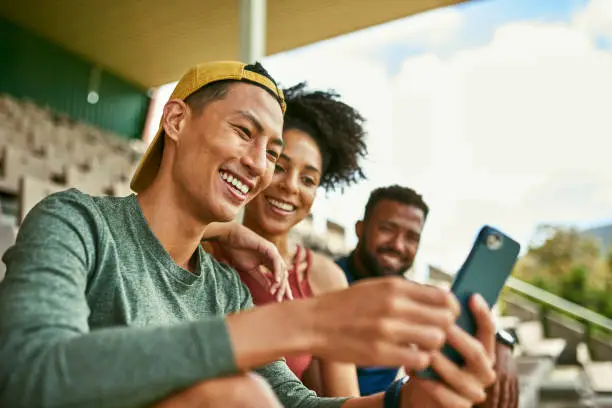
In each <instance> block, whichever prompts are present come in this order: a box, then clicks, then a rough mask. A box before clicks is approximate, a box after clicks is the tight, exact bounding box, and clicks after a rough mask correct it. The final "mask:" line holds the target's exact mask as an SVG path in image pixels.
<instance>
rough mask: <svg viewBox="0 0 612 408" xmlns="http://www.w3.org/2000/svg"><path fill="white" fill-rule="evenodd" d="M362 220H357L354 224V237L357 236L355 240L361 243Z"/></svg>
mask: <svg viewBox="0 0 612 408" xmlns="http://www.w3.org/2000/svg"><path fill="white" fill-rule="evenodd" d="M364 228H365V227H364V225H363V220H359V221H357V222H356V223H355V235H357V239H358V240H360V241H361V235H362V234H363V229H364Z"/></svg>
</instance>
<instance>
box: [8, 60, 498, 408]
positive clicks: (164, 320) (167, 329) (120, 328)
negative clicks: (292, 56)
mask: <svg viewBox="0 0 612 408" xmlns="http://www.w3.org/2000/svg"><path fill="white" fill-rule="evenodd" d="M284 109H285V104H284V99H283V95H282V93H281V92H280V91H279V89H278V88H277V86H276V83H275V82H274V80H273V79H272V78H271V77H270V76H269V75H268V74H267V72H266V71H265V70H264V69H263V67H261V65H259V64H256V65H245V64H242V63H238V62H215V63H209V64H202V65H199V66H197V67H195V68H193V69H192V70H190V71H189V72H188V73H187V74H186V75H185V76H184V77H183V78H182V79H181V81H180V82H179V84H178V85H177V87H176V89H175V91H174V93H173V95H172V96H171V98H170V100H169V101H168V102H167V103H166V105H165V107H164V112H163V117H162V121H161V125H160V131H159V132H158V134H157V136H156V138H155V140H154V141H153V142H152V144H151V146H150V147H149V150H148V151H147V153H146V154H145V156H144V158H143V160H142V162H141V164H140V166H139V168H138V169H137V171H136V173H135V175H134V179H133V181H132V189H133V190H134V191H135V192H136V193H137V195H131V196H128V197H122V198H117V197H91V196H88V195H85V194H83V193H81V192H79V191H77V190H68V191H65V192H61V193H58V194H54V195H52V196H50V197H48V198H46V199H45V200H43V201H42V202H41V203H39V204H38V205H37V206H36V207H35V208H34V209H33V210H32V211H31V212H30V213H29V215H28V217H26V219H25V221H24V222H23V224H22V226H21V228H20V231H19V236H18V238H17V242H16V243H15V245H14V246H13V247H12V248H10V249H9V250H8V251H7V252H6V254H5V255H4V258H3V260H4V262H5V263H6V266H7V273H6V278H5V280H4V281H3V283H2V284H1V285H0V406H3V407H4V406H6V407H28V408H33V407H62V408H64V407H142V406H150V405H155V404H157V406H158V407H163V408H169V407H274V406H281V404H282V406H285V407H339V406H342V407H347V408H351V407H353V408H357V407H383V406H385V407H387V406H389V407H390V406H397V405H396V404H397V403H401V406H403V407H428V406H452V407H463V406H466V407H467V406H471V405H472V403H474V402H479V401H482V400H483V399H484V396H485V393H484V388H485V387H487V386H488V385H490V384H492V382H493V381H494V372H493V369H492V366H493V361H492V360H493V355H494V345H495V340H494V327H493V323H492V320H491V316H490V314H489V310H488V307H487V305H486V304H483V303H482V301H479V299H478V298H477V297H475V298H474V299H472V300H473V302H472V303H473V305H472V306H473V308H472V311H473V313H474V315H475V318H476V321H477V323H478V327H479V331H478V334H477V337H476V338H473V337H471V336H469V335H467V333H465V332H462V331H461V330H460V329H459V328H458V327H456V326H455V325H454V324H453V322H454V318H455V317H456V314H457V303H456V300H455V299H454V298H452V297H451V295H450V294H448V293H446V292H444V291H442V290H440V289H435V288H431V287H423V286H420V285H418V284H415V283H411V282H408V281H406V280H402V279H396V278H381V279H376V280H373V281H371V282H363V283H359V284H356V285H354V286H352V287H351V288H350V289H347V290H344V291H341V292H336V293H333V294H329V295H324V296H320V297H315V298H311V299H306V300H299V301H294V302H284V303H278V304H273V305H267V306H264V307H260V308H255V309H252V301H251V298H250V295H249V293H248V291H247V290H246V288H245V287H244V286H243V285H242V284H241V283H240V280H239V278H238V275H237V274H236V273H235V272H234V271H233V270H232V269H231V268H230V267H228V266H227V265H223V264H219V263H217V262H216V261H215V260H214V259H213V258H212V257H210V256H209V255H208V254H206V253H205V252H204V251H203V250H202V248H201V246H200V241H201V240H202V238H203V237H209V238H210V237H211V236H216V235H217V232H215V231H221V232H219V236H218V238H219V239H221V240H224V241H226V242H228V243H230V244H233V245H235V246H236V247H240V246H242V247H247V248H248V247H251V248H252V247H253V246H255V247H257V248H256V249H259V250H260V252H264V253H265V252H266V251H267V249H266V248H265V244H264V243H263V241H261V242H258V243H255V244H254V243H253V242H255V241H253V240H251V241H249V242H247V243H245V242H240V239H242V238H244V237H242V238H237V237H236V236H232V234H231V233H229V234H228V233H227V230H225V229H224V228H223V227H219V225H222V224H219V223H223V222H227V221H231V220H233V219H234V218H235V217H236V215H237V214H238V212H239V210H240V209H241V208H242V207H243V206H244V205H245V204H246V202H247V201H249V200H250V199H251V198H252V197H253V196H255V195H256V194H257V193H259V192H260V191H261V190H262V189H264V188H265V187H266V186H267V185H268V184H269V183H270V181H271V177H272V174H273V171H274V166H275V161H276V160H277V158H278V157H279V155H280V154H281V150H282V146H283V141H282V130H283V113H284ZM230 231H232V230H230ZM247 241H248V239H247ZM258 245H260V246H263V247H258ZM262 248H263V250H262ZM238 261H239V260H238ZM364 299H367V302H364ZM246 309H249V310H248V311H246ZM240 311H243V312H241V313H237V312H240ZM445 341H446V342H448V343H450V344H451V345H453V347H454V348H455V349H457V350H458V351H460V352H461V353H462V354H463V355H464V357H465V360H466V365H465V366H464V367H458V366H456V365H455V364H453V363H451V362H450V361H449V360H447V359H446V358H444V357H443V356H442V355H441V354H440V351H439V350H440V348H441V346H442V345H443V343H444V342H445ZM300 353H311V354H313V355H316V356H320V357H322V358H329V359H336V360H340V361H350V362H354V363H356V364H358V365H362V366H367V365H387V366H399V365H401V366H404V367H408V369H414V370H417V369H421V368H424V367H425V366H427V365H430V364H431V365H432V366H433V368H434V369H435V370H436V371H437V372H438V374H439V375H440V376H441V377H442V379H443V381H441V382H433V381H426V380H421V379H418V378H416V377H413V379H411V380H410V381H409V382H408V383H407V384H406V385H404V386H403V389H402V390H401V393H400V394H398V395H397V397H398V398H394V396H391V397H389V394H387V395H386V396H385V395H383V394H378V395H373V396H370V397H364V398H354V399H350V400H346V399H323V398H318V397H317V396H316V395H315V393H314V392H312V391H309V390H308V389H306V388H305V387H304V386H303V385H302V384H301V383H300V381H299V380H298V379H297V378H296V377H295V376H294V375H293V374H292V373H291V372H290V370H289V369H288V368H287V366H286V364H285V363H284V361H283V360H282V359H281V357H282V356H285V355H290V354H300ZM255 369H257V372H258V373H259V374H261V377H258V376H255V375H253V374H245V373H249V372H250V371H252V370H255ZM263 380H265V381H263ZM272 391H273V392H272ZM396 391H397V390H396ZM385 397H387V398H385Z"/></svg>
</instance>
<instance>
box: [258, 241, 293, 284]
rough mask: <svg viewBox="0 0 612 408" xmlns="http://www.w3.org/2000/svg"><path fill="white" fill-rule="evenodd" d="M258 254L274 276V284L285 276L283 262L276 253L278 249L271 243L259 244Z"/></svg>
mask: <svg viewBox="0 0 612 408" xmlns="http://www.w3.org/2000/svg"><path fill="white" fill-rule="evenodd" d="M260 253H261V254H262V255H263V256H264V258H265V263H266V266H268V268H269V269H270V270H271V271H272V274H273V275H274V282H276V283H279V282H281V281H282V280H283V278H284V277H285V276H286V275H287V268H286V266H285V262H284V261H283V258H282V257H281V255H280V253H279V252H278V248H276V246H275V245H274V244H272V243H268V242H262V243H261V244H260Z"/></svg>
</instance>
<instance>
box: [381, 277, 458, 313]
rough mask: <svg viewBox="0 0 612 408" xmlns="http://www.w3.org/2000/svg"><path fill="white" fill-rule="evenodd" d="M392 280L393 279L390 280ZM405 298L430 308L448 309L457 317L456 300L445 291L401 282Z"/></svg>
mask: <svg viewBox="0 0 612 408" xmlns="http://www.w3.org/2000/svg"><path fill="white" fill-rule="evenodd" d="M390 279H393V278H390ZM403 283H404V291H405V293H406V296H407V297H409V298H410V299H413V300H415V301H417V302H420V303H426V304H428V305H430V306H439V307H448V308H450V309H451V310H452V311H453V312H454V313H455V315H456V316H458V315H459V311H460V306H459V302H458V301H457V298H455V296H454V295H453V294H452V293H450V292H449V291H447V290H444V289H440V288H437V287H434V286H429V285H422V284H418V283H414V282H410V281H403Z"/></svg>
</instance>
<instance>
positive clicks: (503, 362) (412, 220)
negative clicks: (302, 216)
mask: <svg viewBox="0 0 612 408" xmlns="http://www.w3.org/2000/svg"><path fill="white" fill-rule="evenodd" d="M428 214H429V207H428V206H427V204H426V203H425V201H424V200H423V197H422V196H421V195H420V194H418V193H417V192H415V191H414V190H413V189H411V188H407V187H402V186H398V185H392V186H388V187H381V188H378V189H376V190H374V191H373V192H372V193H371V194H370V197H369V199H368V202H367V204H366V207H365V214H364V216H363V220H360V221H358V222H357V224H356V225H355V232H356V234H357V238H358V242H357V246H356V247H355V250H354V251H353V252H352V253H351V254H350V255H349V256H346V257H343V258H340V259H338V260H337V261H336V263H337V264H338V265H339V266H340V267H341V268H342V269H343V270H344V273H345V275H346V277H347V280H348V281H349V284H351V283H355V282H358V281H359V280H361V279H363V278H382V277H389V276H401V275H403V274H404V273H405V272H407V271H408V270H409V269H410V268H411V267H412V265H413V263H414V259H415V257H416V254H417V251H418V249H419V244H420V242H421V234H422V232H423V227H424V226H425V220H426V219H427V216H428ZM497 342H498V344H497V346H496V354H497V363H496V370H497V374H498V382H497V384H496V386H495V387H492V388H491V389H490V390H489V392H488V393H487V401H486V406H487V407H491V408H514V407H515V405H516V404H518V378H517V374H516V367H515V365H514V360H513V359H512V354H511V351H512V350H511V349H512V347H513V343H512V337H511V336H510V337H508V336H507V335H505V333H503V334H502V333H499V334H498V336H497ZM357 374H358V379H359V387H360V391H361V394H362V395H370V394H374V393H377V392H381V391H384V390H386V389H387V388H388V387H389V385H390V384H391V383H392V382H393V380H394V379H395V378H396V377H397V375H398V368H393V367H359V368H358V369H357Z"/></svg>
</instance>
